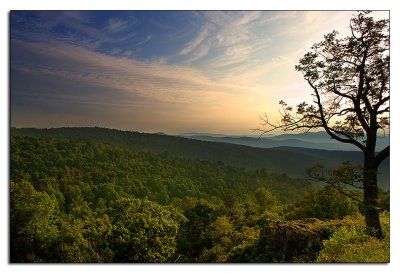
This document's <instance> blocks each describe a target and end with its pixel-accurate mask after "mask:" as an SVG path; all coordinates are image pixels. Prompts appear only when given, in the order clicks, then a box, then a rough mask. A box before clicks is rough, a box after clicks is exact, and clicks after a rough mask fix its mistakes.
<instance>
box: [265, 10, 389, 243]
mask: <svg viewBox="0 0 400 273" xmlns="http://www.w3.org/2000/svg"><path fill="white" fill-rule="evenodd" d="M369 13H370V12H369V11H362V12H359V13H358V14H357V15H354V16H353V17H352V19H351V20H350V31H351V35H349V36H348V37H345V38H340V37H339V36H338V34H339V33H338V32H337V31H333V32H331V33H329V34H327V35H325V36H324V40H323V41H321V42H319V43H316V44H314V45H313V46H312V48H311V49H312V50H311V52H308V53H307V54H305V55H304V57H303V58H302V59H300V62H299V64H298V65H296V66H295V68H296V70H297V71H300V72H302V73H303V76H304V79H305V80H306V81H307V82H308V84H309V86H310V87H311V89H312V97H313V102H312V103H306V102H303V103H300V104H298V105H297V107H295V108H293V107H291V106H289V105H287V104H286V103H285V102H284V101H280V102H279V104H280V105H281V107H282V112H280V113H281V121H280V122H277V123H274V122H270V121H269V119H268V116H267V115H264V116H261V117H260V118H261V120H262V123H261V125H263V126H269V128H268V129H258V130H261V131H262V134H265V133H267V132H271V131H273V130H279V129H283V130H298V129H306V130H311V129H314V128H323V129H324V130H325V131H326V133H327V134H328V135H329V136H330V137H331V138H333V139H335V140H337V141H340V142H343V143H349V144H352V145H355V146H356V147H358V148H359V149H360V150H361V151H362V152H363V155H364V163H363V171H362V174H363V175H362V176H363V177H362V185H361V188H362V189H363V191H364V206H365V221H366V226H367V229H368V230H369V231H370V232H372V233H373V235H374V236H376V237H382V230H381V225H380V221H379V214H378V188H377V169H378V167H379V164H380V163H381V162H382V161H383V160H384V159H385V158H387V157H388V156H389V146H387V147H386V148H385V149H383V150H382V151H375V147H376V139H377V136H378V132H380V131H381V132H383V133H385V132H386V131H388V130H389V99H390V96H389V72H390V71H389V20H388V19H382V20H377V21H375V20H374V19H373V18H372V17H369V16H368V14H369ZM263 128H265V127H263Z"/></svg>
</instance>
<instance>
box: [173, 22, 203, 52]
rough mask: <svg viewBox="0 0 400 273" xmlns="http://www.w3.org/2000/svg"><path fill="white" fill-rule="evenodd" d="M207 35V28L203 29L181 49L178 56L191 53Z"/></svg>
mask: <svg viewBox="0 0 400 273" xmlns="http://www.w3.org/2000/svg"><path fill="white" fill-rule="evenodd" d="M207 35H208V28H207V27H204V28H203V29H202V30H201V31H200V32H199V34H198V35H197V36H196V37H195V38H194V39H193V40H192V41H190V42H189V43H187V44H186V46H185V47H184V48H183V49H181V51H180V52H179V54H180V55H186V54H189V53H190V52H192V51H193V50H194V49H195V48H197V47H198V46H199V45H200V44H201V43H202V42H203V41H204V40H205V38H206V37H207Z"/></svg>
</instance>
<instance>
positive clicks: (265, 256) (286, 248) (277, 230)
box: [257, 218, 340, 262]
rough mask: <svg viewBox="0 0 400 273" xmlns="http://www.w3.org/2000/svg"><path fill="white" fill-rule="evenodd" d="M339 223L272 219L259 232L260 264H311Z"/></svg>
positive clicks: (317, 220)
mask: <svg viewBox="0 0 400 273" xmlns="http://www.w3.org/2000/svg"><path fill="white" fill-rule="evenodd" d="M338 225H340V223H339V221H335V220H332V221H322V220H319V219H315V218H310V219H303V220H294V221H275V220H269V221H268V222H267V223H266V224H265V225H264V226H263V227H262V228H261V231H260V239H259V242H258V246H257V252H259V253H258V255H257V256H258V259H259V260H260V261H259V262H312V261H314V260H315V259H316V257H317V255H318V252H319V251H320V250H321V249H322V241H323V240H325V239H327V238H328V237H329V235H330V234H331V233H332V231H333V228H334V227H336V226H338Z"/></svg>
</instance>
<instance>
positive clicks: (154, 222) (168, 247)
mask: <svg viewBox="0 0 400 273" xmlns="http://www.w3.org/2000/svg"><path fill="white" fill-rule="evenodd" d="M87 130H90V129H89V128H83V129H81V130H80V129H79V128H75V129H74V130H69V131H68V130H67V129H64V131H62V130H60V131H58V133H57V134H58V135H57V134H56V133H54V132H55V131H50V130H49V131H47V130H26V131H23V130H19V129H12V130H11V138H10V153H11V154H10V179H11V182H10V227H11V228H10V260H11V262H89V263H91V262H141V263H143V262H169V263H173V262H388V260H389V192H388V191H385V190H381V191H380V196H379V197H380V200H379V202H380V203H379V205H380V211H381V213H382V216H381V220H382V225H383V229H384V234H385V237H384V239H382V240H378V239H376V238H373V237H370V236H369V235H368V234H367V233H366V232H365V228H364V224H363V218H362V213H363V207H362V205H360V204H359V203H357V202H356V201H354V200H353V199H351V198H348V197H346V196H344V195H341V194H340V193H338V192H337V191H335V190H334V189H332V188H331V187H329V186H325V187H323V186H320V185H313V184H312V183H311V182H310V181H308V180H307V179H305V178H298V177H297V178H296V177H291V176H288V175H285V174H281V173H275V172H273V171H271V170H269V169H266V168H254V167H253V168H246V167H244V166H235V164H227V163H226V162H222V161H216V160H205V159H204V158H202V157H201V156H199V157H195V156H190V157H183V151H184V148H187V146H179V144H178V143H177V142H178V141H177V140H175V138H173V139H174V141H175V142H174V144H171V145H175V147H176V149H175V150H176V151H178V150H181V151H182V153H181V154H177V153H173V152H169V151H167V150H165V146H164V145H167V146H168V143H163V144H160V142H158V144H154V143H153V145H152V144H151V141H149V140H148V139H147V140H145V139H146V135H145V134H143V135H139V136H138V137H141V138H143V142H145V143H146V145H143V146H142V149H139V148H136V149H135V148H134V147H140V142H136V144H132V142H131V140H129V137H128V136H130V134H131V133H130V132H122V131H116V133H115V134H113V131H114V130H107V129H100V128H94V129H93V130H92V131H91V132H92V133H93V132H95V134H96V136H97V137H92V138H85V137H79V136H80V135H85V134H86V133H87ZM48 132H51V133H48ZM66 132H67V133H66ZM121 134H126V135H127V136H126V137H125V138H120V137H118V135H121ZM157 137H158V136H157ZM157 137H156V138H157ZM106 138H107V139H108V141H101V140H102V139H106ZM165 139H167V138H165ZM165 139H163V141H164V140H165ZM171 139H172V137H171ZM123 140H125V143H124V141H123ZM183 141H184V142H185V141H187V140H183ZM135 145H136V146H135ZM157 145H159V146H157ZM213 145H223V144H222V143H216V144H213ZM233 146H235V145H233ZM236 146H237V145H236ZM143 147H145V148H147V149H143ZM220 147H222V148H220V149H216V150H215V152H216V153H218V152H221V151H223V148H224V147H227V146H220ZM158 148H159V149H158ZM209 156H210V157H218V156H215V154H210V155H209ZM344 190H346V191H348V189H344ZM351 194H352V195H353V196H357V197H358V198H360V199H362V193H361V192H356V191H353V192H351Z"/></svg>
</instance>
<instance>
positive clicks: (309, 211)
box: [286, 186, 358, 219]
mask: <svg viewBox="0 0 400 273" xmlns="http://www.w3.org/2000/svg"><path fill="white" fill-rule="evenodd" d="M354 194H357V193H354ZM288 210H289V211H288V214H287V215H286V218H287V219H301V218H319V219H343V218H344V217H345V216H347V215H355V214H357V213H358V203H357V202H355V201H354V200H352V199H350V198H349V197H347V196H344V195H343V194H341V193H339V192H337V191H336V190H335V189H333V188H332V187H331V186H325V187H324V188H322V189H319V190H318V189H317V190H313V191H311V192H309V194H307V195H306V196H305V197H304V199H303V200H302V201H300V202H298V203H296V204H294V205H292V206H289V207H288Z"/></svg>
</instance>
